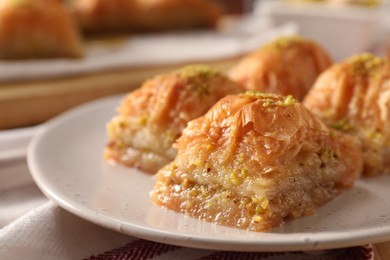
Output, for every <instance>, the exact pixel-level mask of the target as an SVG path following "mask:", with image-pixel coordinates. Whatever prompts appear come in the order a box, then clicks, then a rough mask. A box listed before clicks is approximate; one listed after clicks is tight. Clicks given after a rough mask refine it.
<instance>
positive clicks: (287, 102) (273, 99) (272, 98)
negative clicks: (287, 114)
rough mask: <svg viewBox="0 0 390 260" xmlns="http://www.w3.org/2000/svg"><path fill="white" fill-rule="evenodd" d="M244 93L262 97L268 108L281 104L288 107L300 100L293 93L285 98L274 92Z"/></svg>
mask: <svg viewBox="0 0 390 260" xmlns="http://www.w3.org/2000/svg"><path fill="white" fill-rule="evenodd" d="M243 95H245V96H249V97H253V98H256V99H261V101H262V103H263V107H266V108H268V107H269V106H280V107H288V106H292V105H294V104H295V103H297V102H298V101H297V100H296V99H295V98H294V97H293V96H291V95H288V96H285V97H284V99H283V100H280V96H279V95H276V94H273V93H263V92H258V91H252V90H250V91H246V92H245V93H244V94H243Z"/></svg>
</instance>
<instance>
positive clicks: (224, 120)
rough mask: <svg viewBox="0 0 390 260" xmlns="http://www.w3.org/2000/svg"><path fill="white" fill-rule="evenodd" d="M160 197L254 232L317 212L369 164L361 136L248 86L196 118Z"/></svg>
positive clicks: (162, 177)
mask: <svg viewBox="0 0 390 260" xmlns="http://www.w3.org/2000/svg"><path fill="white" fill-rule="evenodd" d="M175 147H176V148H177V149H178V155H177V157H176V158H175V160H174V161H172V162H171V163H170V164H168V165H166V166H165V167H164V168H162V169H161V170H160V171H159V172H158V173H157V175H156V184H155V187H154V189H153V191H152V192H151V196H152V199H153V201H154V202H155V203H156V204H158V205H161V206H164V207H166V208H168V209H172V210H175V211H178V212H182V213H185V214H188V215H190V216H192V217H196V218H200V219H202V220H205V221H209V222H212V223H218V224H222V225H227V226H232V227H236V228H241V229H248V230H253V231H265V230H269V229H270V228H272V227H275V226H279V225H281V224H282V223H283V222H284V220H285V219H286V218H297V217H300V216H303V215H308V214H312V213H313V212H315V211H316V210H317V208H318V207H319V206H321V205H323V204H324V203H325V202H327V201H329V200H330V199H332V198H333V197H335V196H336V195H337V194H339V193H340V192H341V191H343V190H344V189H346V188H350V187H351V186H352V185H353V184H354V181H355V179H356V178H357V177H358V176H359V173H360V171H361V166H362V165H361V150H360V149H359V148H360V146H359V142H358V141H357V139H356V138H354V137H351V136H349V135H345V134H342V133H336V132H334V133H333V132H331V131H330V130H329V129H328V128H327V127H326V126H325V124H323V123H322V121H320V120H319V119H318V118H317V117H315V116H313V115H312V114H311V113H310V112H309V111H308V110H307V109H306V108H304V107H303V106H302V105H301V104H300V103H299V102H298V101H296V100H295V99H294V98H292V97H291V96H287V97H283V96H279V95H275V94H263V93H259V92H247V93H245V94H240V95H230V96H227V97H225V98H224V99H222V100H220V101H219V102H218V103H217V104H216V105H215V106H214V107H212V108H211V109H210V110H209V111H208V112H207V113H206V114H205V115H204V116H202V117H200V118H198V119H195V120H193V121H191V122H189V124H188V126H187V128H186V129H185V130H184V131H183V135H182V136H181V137H180V138H179V139H178V140H177V143H176V144H175Z"/></svg>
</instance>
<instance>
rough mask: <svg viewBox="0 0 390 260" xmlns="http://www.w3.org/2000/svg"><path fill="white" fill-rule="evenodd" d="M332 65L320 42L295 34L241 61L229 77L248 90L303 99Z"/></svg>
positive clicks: (267, 45)
mask: <svg viewBox="0 0 390 260" xmlns="http://www.w3.org/2000/svg"><path fill="white" fill-rule="evenodd" d="M331 64H332V61H331V58H330V56H329V54H328V53H327V52H326V51H325V50H324V49H323V48H322V47H321V46H320V45H319V44H318V43H316V42H314V41H312V40H308V39H305V38H303V37H300V36H296V35H295V36H282V37H279V38H277V39H275V40H274V41H271V42H270V43H268V44H266V45H264V46H263V47H261V48H260V49H258V50H257V51H255V52H253V53H250V54H248V55H247V56H245V57H244V58H242V59H241V60H240V61H239V62H238V64H237V65H235V66H234V67H233V68H232V69H231V70H230V73H229V74H230V77H231V78H232V79H233V80H234V81H236V82H239V83H241V84H243V85H244V86H245V87H246V88H247V89H248V90H256V91H261V92H267V93H276V94H281V95H292V96H293V97H294V98H296V99H298V100H302V99H303V97H304V95H305V94H306V93H307V92H308V91H309V89H310V88H311V87H312V84H313V83H314V81H315V80H316V78H317V76H318V75H319V74H320V73H321V72H322V71H324V70H325V69H327V68H328V67H329V66H330V65H331Z"/></svg>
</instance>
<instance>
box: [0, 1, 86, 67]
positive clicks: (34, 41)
mask: <svg viewBox="0 0 390 260" xmlns="http://www.w3.org/2000/svg"><path fill="white" fill-rule="evenodd" d="M82 56H83V43H82V39H81V37H80V34H79V31H78V28H77V26H76V24H75V23H74V21H73V19H72V17H71V15H70V14H69V13H68V11H67V9H66V8H65V7H64V6H63V5H62V3H60V1H58V0H2V1H0V59H36V58H55V57H66V58H80V57H82Z"/></svg>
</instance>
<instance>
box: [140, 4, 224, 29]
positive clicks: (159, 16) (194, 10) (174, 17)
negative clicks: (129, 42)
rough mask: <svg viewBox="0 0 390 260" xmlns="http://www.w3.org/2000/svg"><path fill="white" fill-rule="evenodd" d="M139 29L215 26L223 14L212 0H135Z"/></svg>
mask: <svg viewBox="0 0 390 260" xmlns="http://www.w3.org/2000/svg"><path fill="white" fill-rule="evenodd" d="M136 1H137V2H138V4H139V10H140V13H139V15H138V21H137V23H138V24H137V26H138V29H139V30H141V31H165V30H180V29H188V28H209V27H215V26H216V25H217V23H218V21H219V19H220V18H221V16H222V14H223V10H222V8H221V6H220V5H218V4H217V3H216V1H214V0H185V1H183V0H136Z"/></svg>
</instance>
